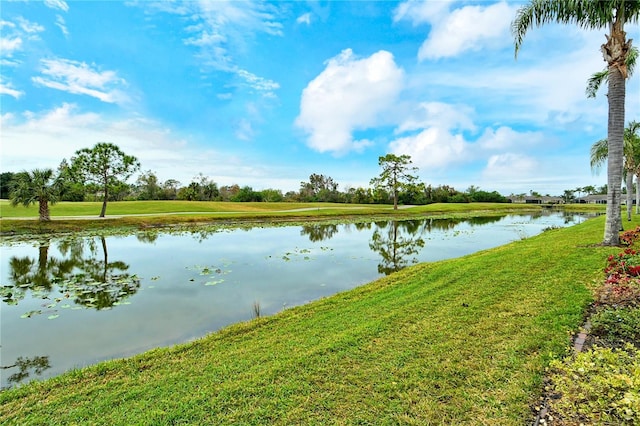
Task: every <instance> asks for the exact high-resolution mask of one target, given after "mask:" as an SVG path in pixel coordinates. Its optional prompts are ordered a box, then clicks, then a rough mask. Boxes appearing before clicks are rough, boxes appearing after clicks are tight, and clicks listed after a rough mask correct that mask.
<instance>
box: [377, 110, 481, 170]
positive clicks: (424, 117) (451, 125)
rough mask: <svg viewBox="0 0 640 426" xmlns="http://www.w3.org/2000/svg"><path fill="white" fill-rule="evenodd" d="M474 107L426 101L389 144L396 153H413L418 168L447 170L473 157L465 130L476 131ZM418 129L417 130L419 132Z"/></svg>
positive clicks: (408, 118)
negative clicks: (448, 167) (465, 136)
mask: <svg viewBox="0 0 640 426" xmlns="http://www.w3.org/2000/svg"><path fill="white" fill-rule="evenodd" d="M472 115H473V110H472V109H471V108H469V107H468V106H466V105H451V104H446V103H443V102H422V103H420V104H418V105H416V107H415V109H414V111H413V112H411V113H410V114H409V115H408V116H407V118H406V119H405V120H404V121H402V122H401V123H400V124H399V125H398V126H397V127H396V129H395V131H394V133H395V134H396V135H401V134H406V133H412V134H410V135H405V136H402V137H398V138H396V139H395V140H393V141H392V142H391V143H390V144H389V148H390V149H391V151H392V152H393V153H395V154H398V155H402V154H406V155H410V156H411V159H412V161H413V162H414V164H415V165H416V166H418V167H428V168H439V169H444V168H446V167H447V166H449V165H451V164H454V163H461V162H465V161H468V160H469V156H470V154H469V150H470V148H469V142H467V141H466V140H465V138H464V136H463V135H462V133H461V132H462V131H464V130H469V131H475V128H476V126H475V125H474V123H473V120H472V118H471V117H472ZM416 131H417V133H416Z"/></svg>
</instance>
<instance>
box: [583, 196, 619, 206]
mask: <svg viewBox="0 0 640 426" xmlns="http://www.w3.org/2000/svg"><path fill="white" fill-rule="evenodd" d="M576 202H578V203H580V204H607V194H592V195H586V196H584V197H580V198H578V199H577V200H576ZM623 202H626V200H623Z"/></svg>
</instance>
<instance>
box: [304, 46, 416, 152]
mask: <svg viewBox="0 0 640 426" xmlns="http://www.w3.org/2000/svg"><path fill="white" fill-rule="evenodd" d="M326 64H327V66H326V68H325V69H324V71H322V72H321V73H320V74H319V75H318V76H317V77H316V78H315V79H314V80H312V81H311V82H310V83H309V84H308V85H307V87H306V88H305V89H304V90H303V92H302V98H301V101H300V115H299V116H298V117H297V118H296V121H295V124H296V125H297V126H298V127H300V128H302V129H303V130H304V131H305V132H306V133H308V135H309V137H308V139H307V145H308V146H309V147H311V148H312V149H314V150H316V151H319V152H333V153H334V154H344V153H346V152H348V151H351V150H361V149H363V148H364V147H365V146H368V145H369V144H371V142H370V141H368V140H366V139H363V140H359V141H358V140H354V139H353V135H352V133H353V131H355V130H366V129H368V128H374V127H378V126H379V125H380V124H381V123H384V117H383V114H384V113H385V112H388V111H389V108H390V106H391V105H393V103H394V102H395V99H396V97H397V96H398V94H399V92H400V90H401V89H402V86H403V80H404V72H403V70H402V69H401V68H399V67H398V66H397V65H396V63H395V61H394V59H393V55H392V54H391V53H389V52H387V51H384V50H381V51H379V52H377V53H374V54H373V55H371V56H369V57H368V58H363V59H358V58H357V57H355V55H354V54H353V52H352V51H351V49H346V50H343V51H342V52H341V53H340V54H339V55H338V56H336V57H334V58H332V59H330V60H329V61H327V62H326Z"/></svg>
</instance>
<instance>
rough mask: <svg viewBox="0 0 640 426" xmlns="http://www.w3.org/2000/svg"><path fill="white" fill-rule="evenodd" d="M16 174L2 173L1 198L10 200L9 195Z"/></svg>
mask: <svg viewBox="0 0 640 426" xmlns="http://www.w3.org/2000/svg"><path fill="white" fill-rule="evenodd" d="M14 176H15V173H13V172H3V173H0V198H7V199H8V198H9V193H10V192H11V182H12V181H13V178H14Z"/></svg>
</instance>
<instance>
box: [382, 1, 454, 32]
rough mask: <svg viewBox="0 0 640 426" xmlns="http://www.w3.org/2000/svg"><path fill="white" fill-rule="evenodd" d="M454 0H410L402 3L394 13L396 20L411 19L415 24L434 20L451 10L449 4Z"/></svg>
mask: <svg viewBox="0 0 640 426" xmlns="http://www.w3.org/2000/svg"><path fill="white" fill-rule="evenodd" d="M453 2H454V0H440V1H423V0H408V1H405V2H403V3H400V4H399V5H398V7H397V8H396V9H395V11H394V14H393V20H394V22H398V21H402V20H404V19H406V20H409V21H411V22H412V23H413V25H416V26H417V25H420V24H424V23H426V22H433V21H435V20H437V19H440V18H442V17H443V16H445V15H446V14H447V13H448V12H449V6H450V5H451V3H453Z"/></svg>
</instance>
